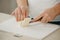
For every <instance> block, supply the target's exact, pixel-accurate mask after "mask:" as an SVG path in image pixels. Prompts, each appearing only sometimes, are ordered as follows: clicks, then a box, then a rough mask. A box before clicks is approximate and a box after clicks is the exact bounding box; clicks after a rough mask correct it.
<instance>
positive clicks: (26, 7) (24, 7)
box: [18, 6, 28, 9]
mask: <svg viewBox="0 0 60 40" xmlns="http://www.w3.org/2000/svg"><path fill="white" fill-rule="evenodd" d="M18 7H19V8H21V9H28V6H18Z"/></svg>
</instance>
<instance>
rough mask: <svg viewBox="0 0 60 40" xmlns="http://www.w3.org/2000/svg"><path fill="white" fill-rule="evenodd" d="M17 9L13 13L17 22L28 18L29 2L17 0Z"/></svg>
mask: <svg viewBox="0 0 60 40" xmlns="http://www.w3.org/2000/svg"><path fill="white" fill-rule="evenodd" d="M16 2H17V8H16V9H15V10H14V11H13V12H12V15H14V16H15V17H16V20H17V21H22V20H23V19H24V18H26V17H27V16H28V3H27V0H16Z"/></svg>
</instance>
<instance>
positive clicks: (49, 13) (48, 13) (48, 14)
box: [32, 8, 58, 23]
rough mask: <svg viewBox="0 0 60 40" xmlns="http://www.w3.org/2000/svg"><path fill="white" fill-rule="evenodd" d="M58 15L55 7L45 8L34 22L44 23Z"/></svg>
mask: <svg viewBox="0 0 60 40" xmlns="http://www.w3.org/2000/svg"><path fill="white" fill-rule="evenodd" d="M57 15H58V13H57V12H56V11H55V9H54V8H50V9H47V10H45V11H44V12H43V13H42V14H40V15H38V16H37V17H35V18H34V19H33V20H32V22H36V21H40V22H43V23H47V22H50V21H52V20H53V19H55V17H56V16H57Z"/></svg>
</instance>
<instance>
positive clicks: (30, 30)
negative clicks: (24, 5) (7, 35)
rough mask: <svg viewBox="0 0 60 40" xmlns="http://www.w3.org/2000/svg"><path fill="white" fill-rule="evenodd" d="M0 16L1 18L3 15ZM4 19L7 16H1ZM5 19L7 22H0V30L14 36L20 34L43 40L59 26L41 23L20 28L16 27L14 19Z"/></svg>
mask: <svg viewBox="0 0 60 40" xmlns="http://www.w3.org/2000/svg"><path fill="white" fill-rule="evenodd" d="M0 15H1V16H3V15H4V14H0ZM1 16H0V18H1ZM6 17H8V16H7V15H5V16H3V19H4V18H6ZM7 19H9V20H6V19H4V20H5V21H4V22H1V21H0V30H4V31H7V32H12V33H15V34H16V33H17V34H22V35H26V36H30V37H32V38H36V39H43V38H44V37H46V36H47V35H49V34H50V33H52V32H53V31H55V30H57V29H58V28H59V26H57V25H52V24H43V23H32V24H30V25H29V26H28V27H21V26H19V25H18V23H17V22H16V20H15V18H14V17H11V18H10V17H8V18H7ZM0 20H1V19H0Z"/></svg>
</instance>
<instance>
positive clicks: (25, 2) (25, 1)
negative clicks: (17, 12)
mask: <svg viewBox="0 0 60 40" xmlns="http://www.w3.org/2000/svg"><path fill="white" fill-rule="evenodd" d="M16 1H17V5H18V6H28V0H16Z"/></svg>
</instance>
